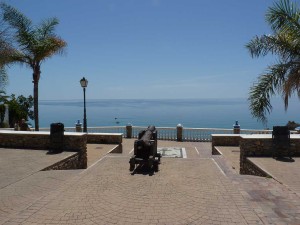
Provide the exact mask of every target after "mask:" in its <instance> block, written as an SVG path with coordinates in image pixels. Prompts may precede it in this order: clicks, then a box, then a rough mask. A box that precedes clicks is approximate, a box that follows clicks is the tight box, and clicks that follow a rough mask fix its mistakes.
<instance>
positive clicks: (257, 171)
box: [240, 158, 270, 177]
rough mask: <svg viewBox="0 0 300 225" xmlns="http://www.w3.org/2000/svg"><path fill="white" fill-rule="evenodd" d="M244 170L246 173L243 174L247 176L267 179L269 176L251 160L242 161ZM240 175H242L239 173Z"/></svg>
mask: <svg viewBox="0 0 300 225" xmlns="http://www.w3.org/2000/svg"><path fill="white" fill-rule="evenodd" d="M243 166H244V168H243V171H244V172H246V173H244V174H247V175H254V176H260V177H267V176H270V175H269V174H268V173H266V172H265V171H264V170H262V169H261V168H259V167H258V166H256V165H255V164H254V163H253V162H252V161H251V160H249V159H248V158H246V159H245V161H244V165H243ZM240 174H242V173H240Z"/></svg>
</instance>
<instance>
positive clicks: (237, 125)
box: [233, 121, 241, 134]
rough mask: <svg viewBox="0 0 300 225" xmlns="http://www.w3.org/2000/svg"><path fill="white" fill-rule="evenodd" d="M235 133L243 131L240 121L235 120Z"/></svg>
mask: <svg viewBox="0 0 300 225" xmlns="http://www.w3.org/2000/svg"><path fill="white" fill-rule="evenodd" d="M233 133H234V134H240V133H241V126H240V125H239V121H235V124H234V125H233Z"/></svg>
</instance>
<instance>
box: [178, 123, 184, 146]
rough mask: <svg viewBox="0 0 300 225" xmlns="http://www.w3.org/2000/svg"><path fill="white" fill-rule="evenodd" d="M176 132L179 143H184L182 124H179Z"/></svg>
mask: <svg viewBox="0 0 300 225" xmlns="http://www.w3.org/2000/svg"><path fill="white" fill-rule="evenodd" d="M176 130H177V141H178V142H181V141H183V126H182V125H181V124H178V125H177V127H176Z"/></svg>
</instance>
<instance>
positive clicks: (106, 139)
mask: <svg viewBox="0 0 300 225" xmlns="http://www.w3.org/2000/svg"><path fill="white" fill-rule="evenodd" d="M122 136H123V134H121V133H89V134H88V135H87V143H90V144H93V143H94V144H122Z"/></svg>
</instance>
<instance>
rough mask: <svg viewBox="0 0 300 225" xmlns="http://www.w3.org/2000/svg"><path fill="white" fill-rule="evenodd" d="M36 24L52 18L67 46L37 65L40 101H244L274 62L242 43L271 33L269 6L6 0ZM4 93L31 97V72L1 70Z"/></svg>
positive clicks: (264, 2)
mask: <svg viewBox="0 0 300 225" xmlns="http://www.w3.org/2000/svg"><path fill="white" fill-rule="evenodd" d="M5 2H6V3H8V4H10V5H12V6H14V7H15V8H17V9H18V10H19V11H21V12H22V13H24V14H25V15H26V16H28V17H29V18H31V19H32V20H33V22H34V23H35V24H38V23H40V22H41V21H42V20H43V19H47V18H50V17H57V18H58V19H59V21H60V23H59V25H58V26H57V29H56V34H58V35H59V36H60V37H61V38H63V39H64V40H65V41H66V42H67V44H68V46H67V48H66V51H65V53H64V54H63V55H56V56H54V57H52V58H50V59H48V60H46V61H45V62H44V63H43V64H42V66H41V71H42V74H41V79H40V83H39V98H40V100H68V99H81V98H82V96H83V92H82V88H81V86H80V83H79V80H80V79H81V78H82V77H83V76H84V77H85V78H86V79H87V80H88V81H89V83H88V87H87V89H86V96H87V98H88V99H162V98H165V99H181V98H183V99H186V98H237V97H239V98H245V99H246V98H247V97H248V92H249V88H250V86H251V85H252V84H253V82H255V81H256V79H257V77H258V76H259V75H260V74H261V73H262V72H264V70H265V69H266V68H267V66H268V65H270V64H272V63H273V62H274V60H275V59H273V58H272V57H266V58H258V59H257V58H255V59H253V58H251V56H250V54H249V53H248V51H247V49H246V48H245V44H246V43H248V42H249V41H250V40H251V39H252V38H253V37H254V36H256V35H262V34H269V33H271V31H270V29H269V27H268V24H267V23H266V21H265V13H266V11H267V9H268V7H270V6H272V5H273V1H272V0H251V1H249V0H248V1H241V0H226V1H224V0H210V1H202V0H88V1H86V0H85V1H83V0H52V1H45V0H44V1H41V0H26V1H20V0H6V1H5ZM8 74H9V84H8V86H7V87H6V92H7V94H9V95H10V94H12V93H14V94H16V95H21V94H22V95H25V96H28V95H30V94H31V95H32V94H33V84H32V82H31V81H32V71H31V70H30V69H29V68H27V67H20V66H16V65H15V66H13V67H11V68H9V70H8Z"/></svg>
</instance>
